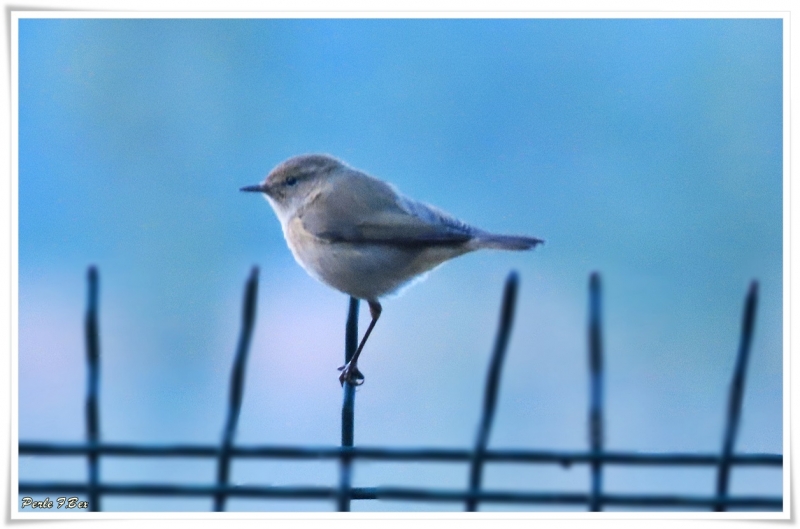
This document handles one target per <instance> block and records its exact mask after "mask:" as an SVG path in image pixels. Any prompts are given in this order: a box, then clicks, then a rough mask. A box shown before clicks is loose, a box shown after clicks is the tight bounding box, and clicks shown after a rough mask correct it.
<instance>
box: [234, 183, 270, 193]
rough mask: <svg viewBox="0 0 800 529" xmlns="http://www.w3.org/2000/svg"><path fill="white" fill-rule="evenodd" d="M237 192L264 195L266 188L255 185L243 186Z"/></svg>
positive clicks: (261, 185) (262, 185)
mask: <svg viewBox="0 0 800 529" xmlns="http://www.w3.org/2000/svg"><path fill="white" fill-rule="evenodd" d="M239 191H247V192H248V193H266V192H267V188H266V186H265V185H264V184H256V185H254V186H244V187H242V188H240V189H239Z"/></svg>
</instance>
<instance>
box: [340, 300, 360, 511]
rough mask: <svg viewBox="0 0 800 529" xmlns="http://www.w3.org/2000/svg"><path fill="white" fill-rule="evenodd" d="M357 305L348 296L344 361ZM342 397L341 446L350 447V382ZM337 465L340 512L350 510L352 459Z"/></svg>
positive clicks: (350, 351) (353, 342)
mask: <svg viewBox="0 0 800 529" xmlns="http://www.w3.org/2000/svg"><path fill="white" fill-rule="evenodd" d="M358 305H359V300H357V299H356V298H353V297H351V298H350V305H349V308H348V311H347V323H346V324H345V333H344V363H345V365H347V362H349V361H350V359H351V358H353V355H354V354H355V352H356V347H357V346H358ZM343 391H344V398H343V402H342V448H352V446H353V440H354V432H355V403H356V388H355V386H354V385H352V384H344V389H343ZM340 461H341V462H340V465H339V493H338V497H337V508H338V510H339V511H340V512H348V511H350V499H351V495H350V486H351V483H352V479H353V461H352V458H351V457H349V456H344V457H342V458H341V460H340Z"/></svg>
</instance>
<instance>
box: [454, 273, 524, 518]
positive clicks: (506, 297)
mask: <svg viewBox="0 0 800 529" xmlns="http://www.w3.org/2000/svg"><path fill="white" fill-rule="evenodd" d="M518 285H519V276H518V275H517V273H516V272H515V271H512V272H511V273H510V274H508V279H506V287H505V290H504V292H503V304H502V308H501V310H500V325H499V327H498V329H497V338H496V340H495V343H494V351H493V352H492V359H491V361H490V362H489V372H488V373H487V376H486V389H485V390H484V394H483V414H482V416H481V422H480V426H479V428H478V438H477V440H476V442H475V450H474V451H473V452H472V464H471V465H470V474H469V490H470V493H471V494H473V495H477V494H478V492H480V488H481V478H482V476H483V460H484V458H485V456H486V446H487V445H488V444H489V431H490V430H491V428H492V420H493V419H494V411H495V409H496V407H497V393H498V392H499V390H500V372H501V370H502V367H503V358H504V357H505V353H506V348H507V347H508V339H509V336H510V335H511V324H512V323H513V321H514V306H515V305H516V301H517V287H518ZM477 509H478V500H477V499H476V498H475V497H472V498H469V499H468V500H467V502H466V510H467V511H469V512H474V511H476V510H477Z"/></svg>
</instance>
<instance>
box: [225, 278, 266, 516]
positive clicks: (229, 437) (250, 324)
mask: <svg viewBox="0 0 800 529" xmlns="http://www.w3.org/2000/svg"><path fill="white" fill-rule="evenodd" d="M257 297H258V267H257V266H254V267H253V268H252V270H251V271H250V277H249V278H248V279H247V283H246V284H245V289H244V300H243V302H242V329H241V332H240V333H239V344H238V347H237V348H236V356H235V358H234V360H233V370H232V371H231V384H230V390H229V391H230V392H229V397H228V418H227V419H226V421H225V430H224V431H223V434H222V446H221V450H220V455H219V460H218V462H217V485H219V486H220V487H222V486H225V485H227V484H228V478H229V475H230V450H231V447H232V446H233V438H234V436H235V434H236V425H237V424H238V422H239V412H240V411H241V409H242V395H243V393H244V378H245V369H246V367H247V353H248V351H249V350H250V339H251V337H252V335H253V328H254V326H255V320H256V300H257ZM226 499H227V498H226V495H225V494H222V493H219V494H215V495H214V510H215V511H216V512H221V511H224V510H225V500H226Z"/></svg>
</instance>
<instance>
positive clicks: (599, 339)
mask: <svg viewBox="0 0 800 529" xmlns="http://www.w3.org/2000/svg"><path fill="white" fill-rule="evenodd" d="M601 316H602V305H601V290H600V275H599V274H598V273H597V272H593V273H592V275H591V276H590V278H589V381H590V382H589V398H590V402H589V446H590V449H591V452H592V455H593V456H594V457H595V459H594V460H593V461H592V464H591V473H592V475H591V476H592V477H591V479H592V490H591V496H590V499H589V510H591V511H600V510H602V508H603V507H602V505H601V503H600V495H601V490H602V485H603V468H602V463H601V462H600V460H599V459H598V458H599V456H600V455H601V453H602V451H603V335H602V318H601Z"/></svg>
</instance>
